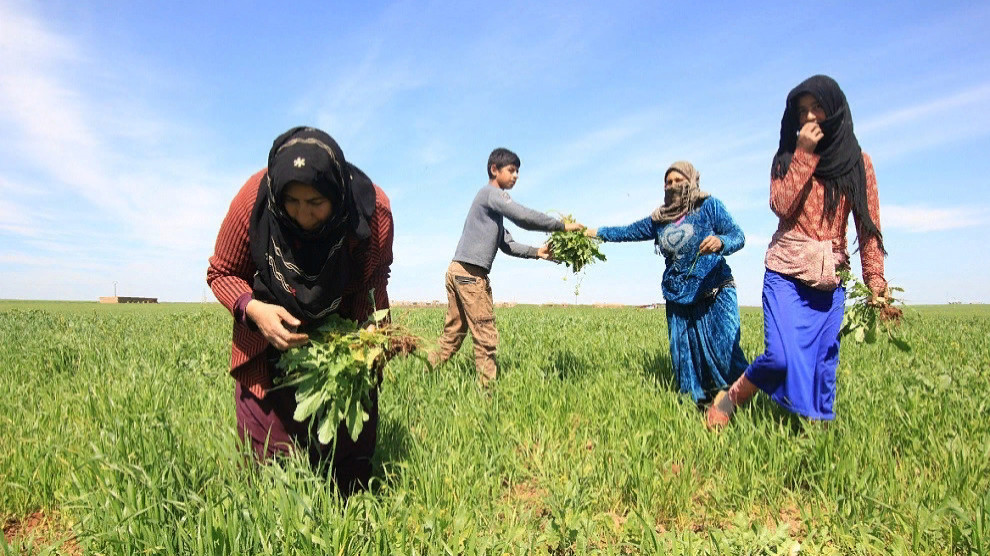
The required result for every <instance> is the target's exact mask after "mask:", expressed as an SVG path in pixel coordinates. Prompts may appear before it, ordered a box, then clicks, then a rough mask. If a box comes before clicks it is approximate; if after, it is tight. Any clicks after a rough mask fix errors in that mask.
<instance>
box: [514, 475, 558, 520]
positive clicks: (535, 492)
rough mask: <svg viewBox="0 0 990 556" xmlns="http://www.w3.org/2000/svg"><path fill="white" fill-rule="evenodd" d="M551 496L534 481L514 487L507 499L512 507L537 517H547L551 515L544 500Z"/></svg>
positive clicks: (524, 482)
mask: <svg viewBox="0 0 990 556" xmlns="http://www.w3.org/2000/svg"><path fill="white" fill-rule="evenodd" d="M548 495H549V492H547V489H545V488H543V487H541V486H540V485H538V484H536V483H535V482H534V481H523V482H521V483H517V484H515V485H512V487H511V488H510V490H509V493H508V494H507V495H506V498H507V499H508V500H509V501H510V503H512V505H514V506H517V507H521V508H522V509H524V510H526V511H528V512H530V513H532V514H533V515H534V516H537V517H545V516H547V515H548V514H549V513H550V510H549V509H547V505H546V503H544V500H545V499H546V497H547V496H548Z"/></svg>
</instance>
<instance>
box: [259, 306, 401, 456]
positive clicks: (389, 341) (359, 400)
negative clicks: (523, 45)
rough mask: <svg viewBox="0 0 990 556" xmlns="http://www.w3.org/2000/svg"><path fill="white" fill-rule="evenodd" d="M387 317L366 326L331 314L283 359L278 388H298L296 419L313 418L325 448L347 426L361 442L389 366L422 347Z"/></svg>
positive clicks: (373, 319)
mask: <svg viewBox="0 0 990 556" xmlns="http://www.w3.org/2000/svg"><path fill="white" fill-rule="evenodd" d="M387 317H388V309H381V310H379V311H375V313H374V314H373V315H372V317H371V319H370V321H369V322H368V323H366V324H365V326H363V327H362V326H359V325H358V323H357V322H355V321H353V320H348V319H345V318H342V317H340V316H338V315H330V316H329V317H327V318H326V319H325V320H324V321H322V322H321V323H320V324H319V326H318V327H317V328H316V329H315V331H313V332H310V334H309V336H310V341H309V343H308V344H306V345H304V346H300V347H297V348H292V349H290V350H287V351H285V352H284V353H283V354H282V356H281V358H280V359H279V362H278V367H279V368H280V369H282V370H283V371H284V375H283V376H282V377H281V378H280V379H278V387H279V388H288V387H295V389H296V392H295V397H296V411H295V413H294V414H293V416H292V417H293V418H294V419H295V420H296V421H299V422H303V421H305V420H306V419H309V418H310V417H312V418H313V421H312V423H313V425H312V426H313V429H312V430H313V431H315V433H316V437H317V439H318V440H319V441H320V442H321V443H322V444H329V443H330V442H332V441H333V440H334V438H335V437H336V435H337V428H338V426H339V424H340V423H341V422H344V423H345V425H346V428H347V431H348V433H349V434H350V436H351V439H352V440H355V441H356V440H357V438H358V435H360V434H361V431H362V430H363V428H364V423H365V422H366V421H367V420H368V418H369V415H368V412H367V409H368V408H369V407H370V406H371V391H372V390H373V389H374V388H375V387H376V386H377V385H378V382H379V377H380V372H381V369H382V368H383V367H384V365H385V362H386V361H387V360H388V359H389V358H391V357H392V356H393V355H395V354H396V353H409V352H412V351H415V349H416V347H417V346H418V344H419V341H418V339H416V338H413V337H411V336H406V335H401V334H396V333H395V332H396V329H395V328H394V327H393V326H392V325H390V324H389V323H388V321H387ZM372 324H373V325H374V326H370V325H372Z"/></svg>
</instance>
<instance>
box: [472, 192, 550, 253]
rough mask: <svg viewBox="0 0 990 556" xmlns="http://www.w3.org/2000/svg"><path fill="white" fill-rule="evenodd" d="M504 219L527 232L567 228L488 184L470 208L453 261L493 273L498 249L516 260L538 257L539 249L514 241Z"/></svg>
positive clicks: (475, 197)
mask: <svg viewBox="0 0 990 556" xmlns="http://www.w3.org/2000/svg"><path fill="white" fill-rule="evenodd" d="M503 217H505V218H508V219H509V220H511V221H512V222H514V223H515V224H516V225H518V226H519V227H520V228H523V229H524V230H537V231H544V232H552V231H555V230H563V229H564V223H563V222H562V221H560V220H557V219H556V218H553V217H552V216H547V215H546V214H543V213H542V212H538V211H535V210H533V209H529V208H526V207H524V206H522V205H520V204H517V203H514V202H512V199H511V198H510V197H509V194H508V192H506V191H505V190H503V189H499V188H497V187H494V186H492V185H486V186H485V187H482V188H481V191H478V194H477V195H475V196H474V201H473V202H472V203H471V208H470V209H468V213H467V218H465V219H464V231H463V232H461V240H460V241H459V242H457V251H455V252H454V260H455V261H460V262H462V263H468V264H473V265H476V266H480V267H482V268H484V269H485V270H491V269H492V262H493V261H494V260H495V250H496V249H501V250H502V252H504V253H507V254H509V255H512V256H513V257H523V258H527V259H535V258H537V254H536V253H537V248H536V247H530V246H529V245H523V244H521V243H516V242H515V241H512V235H511V234H510V233H509V230H506V229H505V224H504V223H503V221H502V219H503Z"/></svg>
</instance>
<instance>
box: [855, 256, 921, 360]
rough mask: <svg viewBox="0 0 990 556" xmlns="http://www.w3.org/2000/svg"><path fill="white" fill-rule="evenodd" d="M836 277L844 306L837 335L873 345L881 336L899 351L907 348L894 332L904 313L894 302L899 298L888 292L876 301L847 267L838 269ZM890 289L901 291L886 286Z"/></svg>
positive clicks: (906, 344) (908, 346)
mask: <svg viewBox="0 0 990 556" xmlns="http://www.w3.org/2000/svg"><path fill="white" fill-rule="evenodd" d="M839 278H840V279H841V280H842V283H843V284H844V285H845V287H846V301H847V302H848V301H851V302H852V303H851V304H849V305H847V306H846V308H845V312H844V313H843V315H842V328H841V329H840V330H839V337H840V338H845V337H850V336H851V337H852V339H853V340H855V341H856V342H859V343H867V344H874V343H876V342H877V340H878V339H879V338H880V336H881V335H883V336H886V337H887V339H888V340H889V341H890V342H891V343H892V344H894V346H896V347H897V348H898V349H900V350H902V351H909V350H910V349H911V346H910V345H908V343H907V342H905V341H904V340H903V339H901V338H899V337H898V336H897V335H896V334H895V330H896V329H897V328H898V327H899V326H900V324H901V319H902V318H903V315H904V313H903V312H902V311H901V310H900V309H899V308H897V307H895V306H894V305H893V304H894V303H900V300H898V299H895V298H894V297H893V296H891V295H888V296H887V297H886V302H879V303H878V302H877V301H876V300H874V298H873V292H871V291H870V289H869V288H868V287H866V285H865V284H863V283H862V282H860V281H859V280H858V279H857V278H856V277H855V276H854V275H853V274H852V272H850V271H849V270H848V269H846V270H841V271H839ZM888 290H890V291H891V292H895V291H896V292H902V291H904V289H903V288H896V287H888Z"/></svg>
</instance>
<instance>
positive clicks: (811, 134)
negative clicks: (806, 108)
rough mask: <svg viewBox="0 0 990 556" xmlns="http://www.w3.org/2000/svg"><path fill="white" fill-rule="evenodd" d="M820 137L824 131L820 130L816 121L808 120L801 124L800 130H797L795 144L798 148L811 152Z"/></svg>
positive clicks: (813, 150) (823, 135) (823, 134)
mask: <svg viewBox="0 0 990 556" xmlns="http://www.w3.org/2000/svg"><path fill="white" fill-rule="evenodd" d="M822 137H825V133H824V132H822V128H821V126H819V125H818V124H817V123H816V122H808V123H806V124H804V125H803V126H801V131H800V132H798V138H797V146H798V148H799V149H803V150H805V151H808V152H809V153H813V152H815V147H817V146H818V142H819V141H821V140H822Z"/></svg>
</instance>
